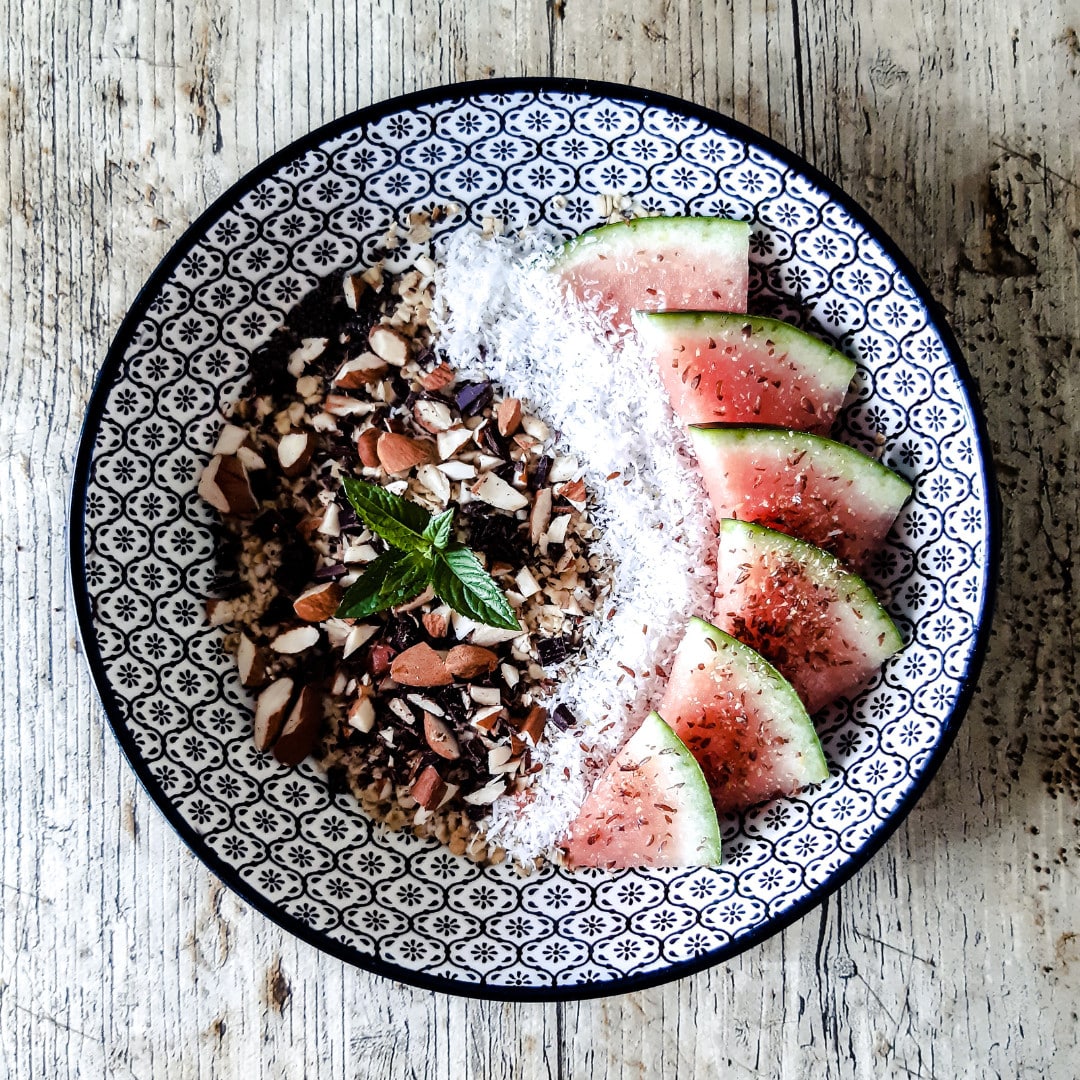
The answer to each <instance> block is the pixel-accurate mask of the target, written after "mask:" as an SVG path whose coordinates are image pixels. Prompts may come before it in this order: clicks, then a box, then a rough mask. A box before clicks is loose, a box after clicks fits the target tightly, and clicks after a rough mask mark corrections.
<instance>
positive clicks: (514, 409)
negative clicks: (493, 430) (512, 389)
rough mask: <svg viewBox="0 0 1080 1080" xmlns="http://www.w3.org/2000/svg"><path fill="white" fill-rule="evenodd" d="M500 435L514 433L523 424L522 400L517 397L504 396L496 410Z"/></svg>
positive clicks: (496, 420)
mask: <svg viewBox="0 0 1080 1080" xmlns="http://www.w3.org/2000/svg"><path fill="white" fill-rule="evenodd" d="M495 422H496V423H497V424H498V426H499V434H500V435H513V434H514V432H515V431H517V429H518V426H519V425H520V424H521V402H520V401H519V400H518V399H517V398H516V397H508V398H503V399H502V401H500V402H499V407H498V408H497V409H496V410H495Z"/></svg>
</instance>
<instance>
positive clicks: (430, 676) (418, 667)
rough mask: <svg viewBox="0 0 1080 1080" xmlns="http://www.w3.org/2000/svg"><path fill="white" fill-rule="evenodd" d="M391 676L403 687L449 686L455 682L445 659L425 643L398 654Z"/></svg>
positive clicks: (392, 665) (391, 669) (392, 664)
mask: <svg viewBox="0 0 1080 1080" xmlns="http://www.w3.org/2000/svg"><path fill="white" fill-rule="evenodd" d="M390 676H391V678H392V679H393V680H394V682H396V683H401V685H402V686H449V684H450V683H452V682H453V681H454V677H453V676H452V675H451V674H450V671H449V669H448V668H447V666H446V663H445V661H444V660H443V658H442V657H441V656H440V655H439V654H438V653H437V652H436V651H435V650H434V649H433V648H432V647H431V646H430V645H428V644H426V643H425V642H420V644H418V645H413V646H412V648H409V649H406V650H405V651H404V652H402V653H398V655H397V656H395V657H394V659H393V662H392V663H391V665H390Z"/></svg>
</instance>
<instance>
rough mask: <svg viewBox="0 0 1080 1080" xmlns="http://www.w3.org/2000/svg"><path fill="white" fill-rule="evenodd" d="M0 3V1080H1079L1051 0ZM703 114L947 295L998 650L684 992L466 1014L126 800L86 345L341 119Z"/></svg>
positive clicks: (1069, 63) (1076, 252) (1077, 112)
mask: <svg viewBox="0 0 1080 1080" xmlns="http://www.w3.org/2000/svg"><path fill="white" fill-rule="evenodd" d="M1014 7H1015V10H1014V12H1013V13H1012V14H1003V10H1004V8H1005V5H1004V4H1002V3H1000V2H997V3H994V2H991V0H961V2H960V3H958V4H953V5H947V4H940V3H937V4H931V3H929V2H928V0H877V2H876V3H875V4H874V5H873V8H874V10H873V14H871V12H870V4H869V3H862V2H859V0H837V2H836V3H830V4H824V3H822V4H809V3H805V2H803V3H800V2H799V0H791V3H790V4H788V3H784V4H776V3H772V2H768V3H767V2H765V0H751V2H749V3H746V4H741V3H737V4H720V3H713V2H709V0H546V2H544V0H442V2H440V0H409V2H405V0H373V2H369V3H363V2H359V3H343V2H341V0H333V2H325V3H323V2H316V3H308V4H300V3H291V2H287V0H251V2H249V3H247V4H244V5H240V4H231V3H228V2H226V0H175V2H174V3H158V4H156V5H154V4H150V3H137V2H135V0H112V2H110V3H95V4H89V3H85V2H79V0H56V2H54V3H52V4H46V5H39V4H36V3H32V2H23V3H12V4H10V5H8V6H7V15H6V23H7V28H8V29H7V35H6V38H5V41H4V43H3V50H4V57H3V66H2V68H0V71H3V73H4V76H3V77H4V81H5V82H6V84H7V85H6V86H5V87H4V88H3V90H2V92H0V110H2V111H0V145H2V152H0V160H2V161H3V163H4V164H3V166H2V167H0V188H2V189H3V195H4V196H5V197H4V199H3V201H2V202H0V208H2V209H3V210H4V214H3V218H2V221H3V244H2V247H0V261H2V263H3V266H4V272H3V274H2V277H0V281H2V282H3V284H2V286H0V335H2V336H3V338H4V339H5V340H6V343H7V349H6V352H7V357H6V361H5V362H4V363H3V364H2V365H0V436H2V438H0V507H2V510H3V512H2V514H0V626H2V627H3V630H2V631H0V642H2V644H0V649H2V666H0V688H2V691H3V693H2V706H0V708H2V715H0V720H2V724H3V728H2V730H3V738H2V740H0V768H2V776H3V780H2V784H3V798H2V800H0V823H2V829H3V838H4V843H3V849H2V860H3V869H2V874H0V886H2V890H0V891H2V894H3V895H2V901H3V902H2V904H0V942H2V947H3V952H2V960H0V1062H2V1063H3V1069H4V1075H6V1076H12V1077H35V1078H36V1077H42V1078H51V1077H67V1076H81V1077H91V1076H94V1077H96V1076H105V1075H108V1076H114V1077H123V1078H127V1077H132V1078H138V1080H149V1078H151V1077H169V1078H173V1077H180V1078H189V1077H190V1078H194V1077H213V1078H227V1077H244V1078H245V1080H255V1078H269V1077H288V1078H293V1077H303V1076H307V1077H315V1076H320V1077H346V1076H347V1077H359V1078H366V1077H372V1078H376V1077H377V1078H380V1080H391V1078H396V1077H421V1076H431V1077H450V1078H457V1077H461V1076H466V1075H468V1076H476V1077H483V1078H488V1077H503V1076H506V1077H510V1076H513V1077H523V1078H534V1077H535V1078H540V1077H545V1078H551V1077H569V1076H581V1077H590V1078H601V1077H619V1078H628V1077H664V1078H665V1080H669V1078H672V1077H685V1078H691V1077H704V1076H713V1075H724V1076H732V1077H742V1076H763V1077H776V1076H783V1077H791V1078H799V1077H814V1078H815V1080H820V1078H821V1077H823V1076H830V1077H831V1076H837V1077H853V1078H859V1080H865V1078H867V1077H920V1078H931V1077H936V1078H939V1080H940V1078H945V1077H1010V1078H1011V1077H1020V1076H1023V1077H1028V1076H1030V1077H1040V1078H1041V1077H1062V1078H1067V1077H1074V1076H1076V1075H1077V1074H1078V1072H1080V1039H1078V1036H1077V1030H1078V1028H1077V1013H1078V1012H1080V923H1078V919H1080V913H1078V908H1077V906H1076V896H1077V868H1078V866H1080V845H1078V843H1077V825H1078V823H1080V811H1078V807H1077V797H1078V795H1080V790H1078V789H1080V766H1078V763H1077V757H1078V755H1080V692H1078V687H1077V670H1076V659H1075V654H1074V647H1075V643H1074V639H1073V634H1074V630H1075V628H1076V623H1077V619H1076V611H1077V610H1078V608H1080V580H1078V577H1077V575H1075V574H1074V569H1073V566H1072V562H1071V560H1072V557H1073V554H1074V552H1075V551H1076V547H1077V545H1078V544H1080V520H1078V518H1080V514H1078V509H1077V508H1078V495H1080V467H1078V463H1080V455H1078V454H1077V452H1076V446H1077V440H1078V436H1080V336H1078V334H1080V331H1078V326H1080V301H1078V297H1080V155H1078V153H1077V150H1076V148H1075V145H1074V144H1075V143H1076V142H1077V121H1078V119H1080V39H1078V32H1080V8H1078V7H1077V6H1076V3H1075V0H1073V2H1072V3H1071V5H1070V3H1069V2H1068V0H1033V3H1031V4H1029V5H1025V6H1024V8H1023V9H1021V8H1020V7H1019V6H1017V5H1014ZM494 74H498V75H525V74H528V75H544V74H553V75H570V76H579V77H596V78H604V79H608V80H616V81H626V82H633V83H635V84H637V85H641V86H649V87H654V88H656V89H659V90H663V91H667V92H669V93H672V94H676V95H680V96H683V97H686V98H689V99H692V100H693V101H696V102H699V103H701V104H704V105H708V106H712V107H715V108H718V109H720V110H722V111H724V112H726V113H728V114H730V115H732V116H734V117H735V118H737V119H739V120H741V121H744V122H746V123H748V124H750V125H751V126H753V127H755V128H757V129H758V130H760V131H762V132H766V133H768V134H769V135H771V136H772V137H774V138H776V139H778V140H779V141H780V142H782V143H785V144H786V145H788V146H789V147H791V148H792V149H793V150H795V151H796V152H798V153H799V154H802V155H803V156H805V157H806V158H807V159H808V160H809V161H811V162H812V163H813V164H815V165H817V166H818V167H819V168H820V169H822V170H823V171H824V172H825V173H826V174H827V175H829V176H830V177H832V178H833V179H834V180H836V181H837V182H839V183H840V184H841V185H842V186H843V187H844V188H846V189H847V191H848V192H849V193H850V194H851V195H852V196H853V197H854V198H855V199H856V200H857V201H858V202H860V203H862V204H863V205H864V206H865V207H867V209H869V210H870V211H871V213H873V214H874V215H875V216H876V217H877V218H878V220H879V221H880V222H881V224H882V225H883V226H884V227H885V228H886V230H887V231H888V232H889V233H891V234H892V236H893V237H894V238H895V240H896V241H897V242H898V243H899V245H900V247H901V248H902V249H903V250H904V251H905V252H906V253H907V254H908V255H909V256H910V258H911V259H912V260H913V262H914V263H915V265H916V267H917V268H918V270H919V271H920V272H921V273H922V274H923V275H924V277H925V278H926V279H927V281H928V282H929V284H930V285H931V288H932V290H933V291H934V292H935V293H936V295H937V296H938V297H939V298H940V300H941V301H942V302H943V304H944V305H945V308H946V309H947V311H948V313H949V316H950V318H951V321H952V325H953V327H954V328H955V330H956V332H957V334H958V336H959V338H960V342H961V345H962V346H963V348H964V351H965V352H966V354H967V358H968V362H969V364H970V366H971V369H972V371H973V372H974V374H975V376H976V378H977V379H978V380H979V383H980V384H981V387H982V393H983V397H984V399H985V402H986V411H987V415H988V420H989V427H990V434H991V439H992V443H993V447H994V451H995V454H996V457H997V463H998V469H999V473H1000V481H1001V488H1002V494H1003V498H1004V502H1005V507H1006V520H1005V557H1004V564H1003V566H1002V570H1001V577H1000V581H1001V593H1000V600H999V604H998V615H997V631H996V633H995V635H994V638H993V641H992V645H991V649H990V654H989V657H988V659H987V664H986V667H985V670H984V673H983V677H982V680H981V686H980V689H979V692H978V693H977V695H976V698H975V701H974V704H973V706H972V708H971V711H970V713H969V715H968V719H967V722H966V724H965V725H964V728H963V730H962V731H961V733H960V736H959V739H958V740H957V743H956V746H955V748H954V749H953V751H952V752H951V754H950V755H949V757H948V759H947V760H946V762H945V765H944V767H943V768H942V770H941V772H940V774H939V776H938V778H937V779H936V780H935V781H934V783H933V784H932V785H931V787H930V790H929V791H928V792H927V794H926V796H925V797H924V798H923V800H922V801H921V802H920V803H919V805H918V806H917V807H916V809H915V811H914V812H913V813H912V814H911V816H910V817H909V818H908V820H907V822H906V823H905V824H904V825H903V826H902V827H901V828H900V830H899V831H898V832H897V833H896V835H895V836H894V837H893V838H892V839H891V840H890V841H889V843H888V844H887V846H886V847H885V849H884V850H883V851H882V852H881V853H880V854H878V855H877V856H876V858H875V859H874V860H873V861H872V862H871V864H870V865H869V866H868V867H867V868H866V869H865V870H864V871H863V872H862V873H860V874H859V875H858V876H857V877H856V878H855V879H854V880H853V881H851V882H850V883H849V884H848V885H846V886H845V887H844V888H843V889H841V890H840V892H839V893H838V894H836V896H835V897H833V898H832V899H831V900H830V901H829V902H828V903H827V904H825V905H823V906H822V907H821V908H819V909H818V910H816V911H814V912H813V913H811V914H810V915H809V916H807V917H806V918H805V919H803V920H802V921H801V922H799V923H797V924H796V925H795V926H793V927H791V928H790V929H788V930H787V931H786V932H784V933H783V934H781V935H779V936H777V937H774V938H773V939H771V940H770V941H768V942H767V943H766V944H764V945H762V946H760V947H758V948H755V949H753V950H752V951H750V952H749V953H746V954H744V955H743V956H741V957H739V958H738V959H736V960H734V961H732V962H730V963H728V964H726V965H724V966H722V967H718V968H715V969H714V970H712V971H708V972H705V973H702V974H700V975H698V976H696V977H693V978H688V979H685V980H683V981H681V982H678V983H675V984H671V985H668V986H666V987H663V988H658V989H654V990H649V991H643V992H640V993H635V994H630V995H626V996H623V997H618V998H613V999H608V1000H599V1001H591V1002H585V1003H581V1004H566V1005H522V1006H513V1005H505V1004H488V1003H483V1002H475V1001H465V1000H460V999H455V998H450V997H445V996H440V995H437V994H433V993H426V992H421V991H417V990H412V989H409V988H407V987H403V986H399V985H396V984H393V983H391V982H388V981H385V980H383V979H380V978H376V977H373V976H369V975H366V974H365V973H363V972H360V971H357V970H354V969H352V968H349V967H345V966H343V965H342V964H341V963H339V962H337V961H335V960H332V959H330V958H329V957H327V956H324V955H322V954H321V953H319V952H317V951H315V950H314V949H313V948H310V947H309V946H307V945H304V944H301V943H299V942H297V941H296V940H294V939H293V938H291V937H290V936H288V935H287V934H286V933H284V932H283V931H281V930H280V929H278V928H277V927H276V926H275V925H273V924H271V923H270V922H268V921H267V920H266V919H265V918H263V917H262V916H261V915H258V914H257V913H255V912H254V911H253V910H251V909H249V908H248V907H247V906H245V905H244V904H243V903H242V902H240V901H239V900H238V899H236V898H235V897H234V896H233V895H232V894H231V893H229V892H228V891H226V890H225V889H224V888H223V887H222V885H221V884H220V883H219V882H218V881H217V880H215V879H214V878H213V877H212V876H211V875H210V874H209V873H208V872H207V871H206V870H205V869H204V868H203V866H202V865H201V864H200V863H199V862H197V861H196V860H195V859H194V858H193V856H191V855H190V854H189V853H188V851H187V850H186V848H184V846H183V845H182V844H181V842H180V841H179V840H178V839H177V837H176V836H175V835H174V834H173V832H172V831H171V829H170V828H169V827H168V825H167V824H166V823H165V821H164V820H163V818H162V817H161V816H160V814H159V813H158V811H157V810H156V809H155V807H154V806H153V805H152V804H151V803H150V801H149V799H148V798H147V797H146V796H145V795H144V793H143V792H142V790H141V789H140V788H139V787H138V786H137V784H136V781H135V778H134V775H133V774H132V772H131V770H130V769H129V768H128V766H127V764H126V763H125V761H124V760H123V758H122V757H121V754H120V751H119V749H118V747H117V745H116V742H115V741H114V739H113V737H112V735H111V734H110V733H109V731H108V728H107V726H106V724H105V721H104V717H103V715H102V711H101V708H100V706H99V704H98V701H97V698H96V697H95V695H94V692H93V690H92V688H91V684H90V678H89V675H88V673H87V671H86V669H85V667H84V664H83V659H82V657H81V656H80V655H79V649H78V647H77V645H76V642H75V630H74V626H73V620H72V618H71V616H70V614H69V603H68V598H67V593H68V586H67V582H66V578H65V565H64V564H65V560H64V545H63V533H64V527H65V514H66V502H67V488H68V483H69V478H70V469H71V462H72V458H73V455H74V451H75V446H76V441H77V438H78V431H79V424H80V420H81V417H82V413H83V410H84V408H85V406H86V402H87V399H88V396H89V393H90V388H91V383H92V380H93V377H94V374H95V371H96V370H97V369H98V367H99V365H100V363H101V361H102V358H103V356H104V352H105V349H106V347H107V345H108V342H109V341H110V339H111V337H112V335H113V334H114V332H115V331H116V329H117V326H118V325H119V322H120V320H121V318H122V316H123V314H124V312H125V311H126V309H127V308H128V306H129V305H130V304H131V302H132V300H133V299H134V297H135V295H136V292H137V291H138V289H139V286H140V285H141V283H142V282H143V281H144V280H145V279H146V277H147V276H148V275H149V273H150V271H151V270H152V269H153V267H154V265H155V264H156V263H157V261H158V260H159V258H161V256H163V255H164V254H165V252H166V251H167V250H168V248H169V247H170V246H171V245H172V244H173V243H174V241H175V240H176V239H177V237H178V236H179V235H180V234H181V232H182V231H183V229H184V228H185V226H186V225H187V224H188V223H189V222H190V221H192V220H193V218H195V217H196V216H197V215H198V214H199V212H200V211H201V210H202V209H203V208H204V207H206V206H207V204H208V203H209V202H210V201H211V200H212V199H213V198H214V197H215V196H216V195H217V194H219V193H220V192H221V191H222V190H223V189H224V188H225V187H226V186H227V185H229V184H230V183H232V182H233V181H234V180H235V179H237V178H238V177H240V176H241V175H242V174H243V173H245V172H246V171H247V170H248V169H250V168H251V167H252V166H253V165H255V163H256V162H258V161H259V160H260V159H262V158H264V157H266V156H267V155H268V154H269V153H270V152H271V151H273V150H275V149H277V148H279V147H282V146H284V145H285V144H287V143H288V142H290V141H291V140H292V139H294V138H296V137H298V136H299V135H301V134H303V133H304V132H306V131H308V130H309V129H310V128H312V127H314V126H316V125H318V124H321V123H323V122H324V121H326V120H329V119H330V118H332V117H335V116H338V115H340V114H342V113H344V112H346V111H348V110H351V109H354V108H356V107H358V106H362V105H364V104H367V103H368V102H371V101H377V100H380V99H383V98H386V97H389V96H391V95H396V94H399V93H402V92H405V91H409V90H413V89H416V88H418V87H425V86H432V85H436V84H440V83H447V82H453V81H455V80H461V79H469V78H483V77H485V76H488V75H494Z"/></svg>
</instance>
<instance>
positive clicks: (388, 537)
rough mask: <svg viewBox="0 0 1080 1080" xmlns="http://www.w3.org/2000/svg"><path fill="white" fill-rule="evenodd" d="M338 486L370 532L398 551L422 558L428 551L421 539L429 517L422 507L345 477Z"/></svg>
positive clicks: (429, 519)
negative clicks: (413, 553)
mask: <svg viewBox="0 0 1080 1080" xmlns="http://www.w3.org/2000/svg"><path fill="white" fill-rule="evenodd" d="M342 484H343V485H344V487H345V494H346V495H347V496H348V497H349V502H350V503H352V507H353V509H354V510H355V511H356V513H357V516H358V517H359V518H360V520H361V521H362V522H363V523H364V524H365V525H366V526H367V527H368V528H369V529H370V530H371V531H372V532H373V533H377V534H378V535H379V536H381V537H382V538H383V539H384V540H385V541H386V542H387V543H388V544H390V545H392V546H393V547H396V548H399V549H400V550H401V551H410V552H416V553H419V554H425V555H426V554H427V553H428V552H429V551H430V550H431V543H430V541H428V540H427V539H425V537H424V530H425V529H426V528H427V527H428V524H429V523H430V521H431V515H430V514H429V513H428V512H427V511H426V510H425V509H424V508H423V507H422V506H419V505H418V504H417V503H414V502H410V501H409V500H408V499H403V498H402V497H401V496H400V495H395V494H393V492H390V491H387V490H386V488H382V487H379V485H378V484H369V483H367V482H366V481H364V480H355V479H353V478H352V477H348V478H346V479H344V480H342ZM365 576H366V575H365Z"/></svg>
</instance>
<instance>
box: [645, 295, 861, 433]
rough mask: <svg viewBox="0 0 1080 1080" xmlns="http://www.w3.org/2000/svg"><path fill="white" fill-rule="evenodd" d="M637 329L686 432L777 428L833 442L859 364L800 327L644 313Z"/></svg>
mask: <svg viewBox="0 0 1080 1080" xmlns="http://www.w3.org/2000/svg"><path fill="white" fill-rule="evenodd" d="M634 325H635V326H636V327H637V330H638V334H639V335H640V337H641V340H642V343H643V345H644V346H645V348H646V350H647V351H648V352H649V353H651V354H652V355H653V356H655V358H656V362H657V363H658V364H659V366H660V376H661V378H662V379H663V381H664V386H665V387H667V391H668V395H669V396H670V398H671V407H672V408H673V409H674V410H675V414H676V415H677V416H678V417H679V418H680V419H681V420H682V421H683V422H684V423H687V424H710V423H723V424H740V423H742V424H772V425H775V426H778V427H785V428H798V429H799V430H800V431H814V432H817V433H818V434H827V433H828V432H829V431H830V430H831V428H832V425H833V420H834V419H835V417H836V413H837V410H838V409H839V408H840V406H841V405H842V404H843V403H844V397H845V395H846V394H847V390H848V385H849V384H850V383H851V378H852V376H853V375H854V374H855V364H854V362H853V361H852V360H849V359H848V358H847V357H846V356H844V354H843V353H840V352H837V351H836V349H834V348H832V347H831V346H830V345H826V344H825V342H823V341H819V340H818V339H817V338H815V337H811V336H810V335H809V334H805V333H803V332H802V331H801V330H798V329H796V328H795V327H794V326H789V325H788V324H787V323H782V322H779V321H778V320H776V319H766V318H762V317H760V316H757V315H739V314H733V313H731V312H704V311H669V312H662V313H645V314H641V315H637V316H635V318H634Z"/></svg>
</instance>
